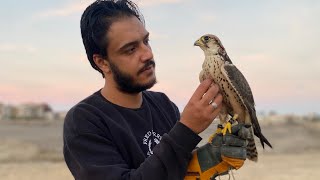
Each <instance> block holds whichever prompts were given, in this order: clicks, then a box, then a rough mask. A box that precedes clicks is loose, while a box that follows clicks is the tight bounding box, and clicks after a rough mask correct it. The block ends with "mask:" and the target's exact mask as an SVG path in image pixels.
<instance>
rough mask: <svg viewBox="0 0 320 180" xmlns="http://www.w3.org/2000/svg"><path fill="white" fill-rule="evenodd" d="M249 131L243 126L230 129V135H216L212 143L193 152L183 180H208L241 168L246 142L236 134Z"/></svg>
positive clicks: (244, 158)
mask: <svg viewBox="0 0 320 180" xmlns="http://www.w3.org/2000/svg"><path fill="white" fill-rule="evenodd" d="M240 131H249V129H248V128H246V127H245V126H244V125H243V124H237V125H235V126H233V127H232V134H229V133H227V134H226V135H225V136H222V135H221V134H220V135H219V134H216V135H215V136H214V137H213V139H212V141H211V142H209V143H207V144H205V145H204V146H201V147H200V148H198V149H196V150H195V151H194V152H193V157H192V159H191V161H190V163H189V166H188V169H187V175H186V176H185V178H184V179H185V180H208V179H211V178H215V177H216V176H219V175H224V174H227V173H228V172H229V170H230V169H239V168H240V167H242V166H243V164H244V161H245V160H246V156H247V151H246V147H247V141H246V140H245V139H242V138H240V137H239V135H238V132H240Z"/></svg>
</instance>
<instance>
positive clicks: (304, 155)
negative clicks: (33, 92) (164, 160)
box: [0, 121, 320, 180]
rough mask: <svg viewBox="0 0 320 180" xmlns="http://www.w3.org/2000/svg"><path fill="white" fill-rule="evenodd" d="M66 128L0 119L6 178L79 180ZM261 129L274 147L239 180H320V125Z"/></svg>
mask: <svg viewBox="0 0 320 180" xmlns="http://www.w3.org/2000/svg"><path fill="white" fill-rule="evenodd" d="M62 126H63V122H62V121H54V122H46V121H31V122H30V121H19V122H12V121H0V179H1V180H18V179H19V180H21V179H23V180H43V179H47V180H56V179H60V180H71V179H73V177H72V175H71V174H70V172H69V170H68V168H67V166H66V165H65V163H64V160H63V155H62ZM215 127H216V124H215V123H213V124H212V125H211V126H210V127H209V128H208V129H207V130H206V131H205V132H203V133H201V134H200V135H201V136H202V137H203V141H202V142H200V144H199V145H201V144H204V143H205V141H206V139H207V138H208V136H209V135H210V134H211V133H212V132H214V130H215ZM261 127H262V131H263V133H264V134H265V136H266V137H267V138H268V139H269V141H270V142H271V143H272V145H273V146H274V148H273V149H270V148H268V147H266V148H265V149H264V150H263V149H262V148H261V146H259V147H258V152H259V161H258V162H257V163H254V162H250V161H248V160H247V161H246V162H245V165H244V166H243V167H242V168H241V169H240V170H238V171H233V175H234V177H235V179H237V180H251V179H253V180H254V179H259V180H269V179H275V180H317V179H319V177H320V171H319V169H320V140H319V139H320V122H311V121H308V122H299V123H297V122H295V123H291V122H287V123H262V124H261ZM256 142H257V144H258V141H256ZM228 178H229V177H228V176H227V175H226V176H223V177H221V178H220V179H228ZM217 179H219V178H217ZM230 179H232V176H231V178H230Z"/></svg>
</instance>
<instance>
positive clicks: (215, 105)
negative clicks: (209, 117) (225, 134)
mask: <svg viewBox="0 0 320 180" xmlns="http://www.w3.org/2000/svg"><path fill="white" fill-rule="evenodd" d="M222 101H223V97H222V95H221V94H218V95H217V96H216V97H215V98H214V100H213V102H212V103H211V104H210V106H211V108H212V111H213V112H215V111H216V110H217V109H218V112H220V110H221V107H222Z"/></svg>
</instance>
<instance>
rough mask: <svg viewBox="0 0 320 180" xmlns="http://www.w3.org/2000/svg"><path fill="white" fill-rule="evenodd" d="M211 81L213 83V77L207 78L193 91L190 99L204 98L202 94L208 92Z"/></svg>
mask: <svg viewBox="0 0 320 180" xmlns="http://www.w3.org/2000/svg"><path fill="white" fill-rule="evenodd" d="M211 83H212V80H211V79H206V80H204V81H202V83H201V84H200V85H199V86H198V88H197V89H196V91H195V92H194V93H193V95H192V97H191V99H190V100H196V101H199V100H200V99H201V98H202V96H203V95H204V93H206V92H207V91H208V89H209V88H210V85H211Z"/></svg>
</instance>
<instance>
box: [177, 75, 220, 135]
mask: <svg viewBox="0 0 320 180" xmlns="http://www.w3.org/2000/svg"><path fill="white" fill-rule="evenodd" d="M221 102H222V95H221V94H219V87H218V86H217V85H215V84H212V80H209V79H207V80H204V81H203V82H202V83H201V84H200V85H199V86H198V88H197V89H196V91H195V92H194V94H193V95H192V97H191V98H190V100H189V102H188V104H187V105H186V107H185V108H184V110H183V112H182V114H181V119H180V122H181V123H183V124H184V125H186V126H187V127H189V128H190V129H191V130H192V131H193V132H195V133H197V134H199V133H201V132H202V131H204V130H205V129H206V128H207V127H208V126H209V125H210V124H211V123H212V121H213V120H214V119H215V117H216V116H217V115H218V114H219V112H220V110H221ZM212 103H215V105H217V107H214V106H212Z"/></svg>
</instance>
